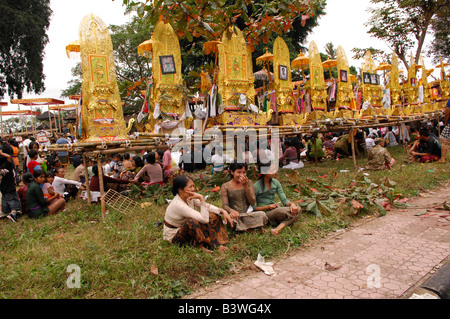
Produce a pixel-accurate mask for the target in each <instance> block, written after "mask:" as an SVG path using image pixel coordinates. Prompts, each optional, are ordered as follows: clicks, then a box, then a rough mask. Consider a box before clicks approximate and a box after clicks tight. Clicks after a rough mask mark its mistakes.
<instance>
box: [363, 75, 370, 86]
mask: <svg viewBox="0 0 450 319" xmlns="http://www.w3.org/2000/svg"><path fill="white" fill-rule="evenodd" d="M363 81H364V84H370V73H368V72H364V73H363Z"/></svg>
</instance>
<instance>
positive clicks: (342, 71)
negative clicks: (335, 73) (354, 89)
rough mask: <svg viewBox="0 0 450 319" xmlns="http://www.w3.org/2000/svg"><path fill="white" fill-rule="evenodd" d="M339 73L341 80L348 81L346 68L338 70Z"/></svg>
mask: <svg viewBox="0 0 450 319" xmlns="http://www.w3.org/2000/svg"><path fill="white" fill-rule="evenodd" d="M340 75H341V82H348V79H347V71H346V70H340Z"/></svg>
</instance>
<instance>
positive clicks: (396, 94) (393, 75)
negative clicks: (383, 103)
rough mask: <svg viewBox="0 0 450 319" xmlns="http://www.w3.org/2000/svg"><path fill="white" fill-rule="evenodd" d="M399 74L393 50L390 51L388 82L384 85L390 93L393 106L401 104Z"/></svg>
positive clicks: (396, 58)
mask: <svg viewBox="0 0 450 319" xmlns="http://www.w3.org/2000/svg"><path fill="white" fill-rule="evenodd" d="M399 76H400V72H399V69H398V57H397V54H395V52H394V53H392V61H391V72H390V78H389V84H388V85H387V86H386V88H387V89H389V91H390V94H391V105H392V106H394V107H400V106H402V90H401V87H400V82H399Z"/></svg>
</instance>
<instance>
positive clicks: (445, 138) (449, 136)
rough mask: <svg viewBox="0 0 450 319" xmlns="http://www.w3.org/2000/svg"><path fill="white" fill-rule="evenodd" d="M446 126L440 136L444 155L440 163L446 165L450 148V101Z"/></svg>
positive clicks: (445, 118)
mask: <svg viewBox="0 0 450 319" xmlns="http://www.w3.org/2000/svg"><path fill="white" fill-rule="evenodd" d="M444 125H445V128H444V129H443V130H442V133H441V136H440V139H441V148H442V150H441V151H442V153H441V159H440V160H439V161H438V163H445V158H446V156H447V150H448V149H449V148H450V99H449V100H448V101H447V105H446V106H445V115H444Z"/></svg>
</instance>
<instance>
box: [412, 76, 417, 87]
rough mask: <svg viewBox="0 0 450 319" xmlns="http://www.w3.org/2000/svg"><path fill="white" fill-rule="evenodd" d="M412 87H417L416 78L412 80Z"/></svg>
mask: <svg viewBox="0 0 450 319" xmlns="http://www.w3.org/2000/svg"><path fill="white" fill-rule="evenodd" d="M411 85H412V86H416V78H411Z"/></svg>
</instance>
